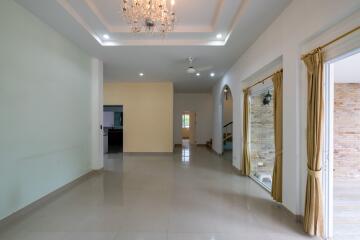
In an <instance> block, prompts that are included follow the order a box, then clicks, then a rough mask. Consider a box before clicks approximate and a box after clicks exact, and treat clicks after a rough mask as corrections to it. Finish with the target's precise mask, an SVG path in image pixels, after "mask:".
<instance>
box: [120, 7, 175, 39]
mask: <svg viewBox="0 0 360 240" xmlns="http://www.w3.org/2000/svg"><path fill="white" fill-rule="evenodd" d="M174 4H175V0H171V4H170V7H169V4H168V0H122V6H121V7H122V13H123V15H124V18H125V20H126V22H127V23H128V24H129V25H130V27H131V31H132V32H135V33H138V32H160V33H162V34H166V33H168V32H172V31H174V26H175V19H176V18H175V12H174V11H173V8H174Z"/></svg>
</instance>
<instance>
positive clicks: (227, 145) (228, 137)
mask: <svg viewBox="0 0 360 240" xmlns="http://www.w3.org/2000/svg"><path fill="white" fill-rule="evenodd" d="M232 124H233V122H230V123H228V124H226V125H224V127H223V133H224V134H223V150H224V151H231V150H232V148H233V146H232V145H233V144H232V142H233V141H232V137H233V134H232ZM206 146H207V147H208V148H210V149H212V139H210V140H209V141H207V142H206Z"/></svg>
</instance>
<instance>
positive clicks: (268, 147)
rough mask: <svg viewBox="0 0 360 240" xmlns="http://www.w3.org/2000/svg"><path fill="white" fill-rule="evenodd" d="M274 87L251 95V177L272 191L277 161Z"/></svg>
mask: <svg viewBox="0 0 360 240" xmlns="http://www.w3.org/2000/svg"><path fill="white" fill-rule="evenodd" d="M272 96H273V89H272V87H271V86H270V87H266V88H262V89H260V90H257V91H254V92H252V93H251V96H250V119H249V120H250V122H249V125H250V161H251V175H250V176H251V178H253V179H254V180H255V181H256V182H258V183H259V184H261V185H262V186H263V187H264V188H266V189H267V190H269V191H271V184H272V173H273V168H274V161H275V144H274V106H273V99H272Z"/></svg>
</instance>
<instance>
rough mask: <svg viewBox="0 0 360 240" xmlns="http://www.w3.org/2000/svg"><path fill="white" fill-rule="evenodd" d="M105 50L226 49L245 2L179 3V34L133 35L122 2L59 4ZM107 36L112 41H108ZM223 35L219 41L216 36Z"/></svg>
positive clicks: (97, 0) (69, 0) (65, 0)
mask: <svg viewBox="0 0 360 240" xmlns="http://www.w3.org/2000/svg"><path fill="white" fill-rule="evenodd" d="M57 1H58V3H59V4H60V5H61V6H62V7H63V8H64V9H65V10H66V11H67V12H68V13H69V14H70V15H71V16H72V17H73V18H74V19H75V20H76V21H77V22H78V23H79V24H80V25H82V27H83V28H85V29H86V31H88V32H89V33H90V34H91V35H92V36H93V37H94V38H95V39H96V40H97V41H98V42H99V44H101V45H102V46H124V45H125V46H126V45H129V46H131V45H176V46H187V45H188V46H191V45H193V46H201V45H204V46H208V45H215V46H223V45H225V44H226V42H227V39H228V38H229V35H230V34H231V32H232V30H233V28H234V26H235V25H236V23H237V21H238V19H239V18H240V16H239V15H240V14H241V10H242V8H243V7H244V3H245V2H246V1H244V0H238V1H234V0H196V1H194V0H177V1H176V2H175V12H176V16H177V21H176V26H175V30H174V32H172V33H168V34H167V35H166V37H165V38H166V41H164V37H163V36H161V35H160V34H158V33H152V34H151V33H136V34H135V33H132V32H131V31H130V27H129V26H128V25H127V24H126V22H125V21H124V19H123V17H122V13H121V6H120V1H121V0H107V1H104V0H57ZM104 34H107V35H109V36H110V39H104V38H103V35H104ZM217 34H222V38H220V39H217V38H216V35H217Z"/></svg>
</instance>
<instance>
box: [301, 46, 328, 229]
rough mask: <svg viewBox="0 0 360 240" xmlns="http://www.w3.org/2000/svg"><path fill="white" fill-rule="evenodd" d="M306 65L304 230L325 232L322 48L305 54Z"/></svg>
mask: <svg viewBox="0 0 360 240" xmlns="http://www.w3.org/2000/svg"><path fill="white" fill-rule="evenodd" d="M303 61H304V63H305V64H306V67H307V78H308V80H307V84H308V87H307V167H308V174H307V182H306V199H305V213H304V230H305V232H307V233H308V234H310V235H316V236H322V234H323V209H322V208H323V206H322V189H321V165H322V157H321V147H322V146H321V145H322V130H323V129H322V128H323V105H324V99H323V85H324V83H323V64H324V63H323V52H322V50H321V49H320V48H319V49H316V50H314V51H313V52H312V53H310V54H308V55H306V56H304V57H303Z"/></svg>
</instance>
